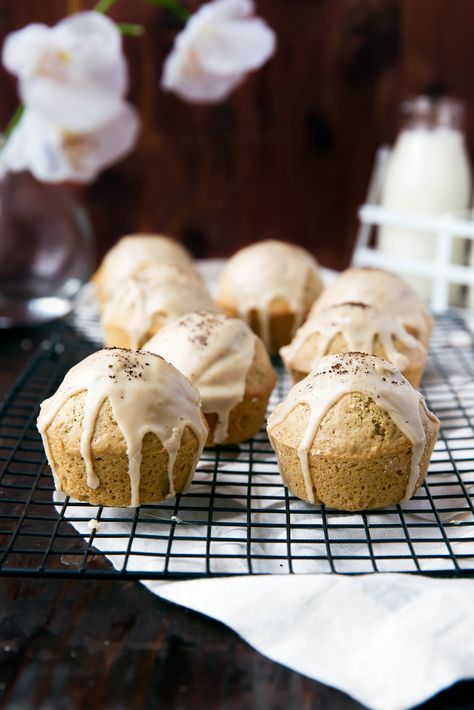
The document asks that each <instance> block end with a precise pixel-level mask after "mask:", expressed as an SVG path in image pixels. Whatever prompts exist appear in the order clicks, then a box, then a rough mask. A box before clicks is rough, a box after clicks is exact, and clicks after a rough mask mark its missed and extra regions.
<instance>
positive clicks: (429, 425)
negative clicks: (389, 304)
mask: <svg viewBox="0 0 474 710" xmlns="http://www.w3.org/2000/svg"><path fill="white" fill-rule="evenodd" d="M438 431H439V421H438V419H437V418H436V416H435V415H434V414H432V413H431V412H430V411H429V410H428V408H427V407H426V404H425V402H424V400H423V397H422V396H421V394H420V393H419V392H417V391H416V390H415V389H414V388H413V387H412V386H411V385H410V384H409V382H408V381H407V380H406V379H405V378H404V377H403V375H402V374H401V373H400V372H399V370H397V368H396V367H395V366H394V365H392V364H391V363H389V362H387V361H386V360H382V359H381V358H378V357H375V356H373V355H368V354H365V353H343V354H336V355H328V356H326V357H324V358H323V359H322V360H321V361H320V363H319V367H318V368H317V369H316V370H314V371H313V372H311V373H310V374H309V375H308V376H307V377H306V378H305V379H304V380H301V381H300V382H298V383H297V384H296V385H294V387H293V388H292V389H291V390H290V392H289V394H288V396H287V398H286V399H285V400H284V401H283V402H282V403H280V404H279V405H278V406H277V407H276V409H275V410H274V412H273V413H272V414H271V416H270V418H269V420H268V435H269V438H270V442H271V444H272V446H273V448H274V449H275V451H276V453H277V457H278V461H279V466H280V472H281V475H282V479H283V482H284V483H285V484H286V485H287V486H288V488H289V489H290V490H291V491H292V492H293V493H294V494H295V495H296V496H298V497H299V498H301V499H302V500H305V501H307V502H309V503H324V504H325V505H327V506H329V507H331V508H336V509H340V510H349V511H352V510H366V509H373V508H381V507H384V506H387V505H394V504H396V503H400V502H402V501H407V500H408V499H409V498H411V497H412V496H413V494H414V493H415V492H416V491H417V490H418V488H419V486H420V485H421V483H422V482H423V480H424V478H425V475H426V472H427V469H428V464H429V460H430V455H431V452H432V450H433V446H434V444H435V441H436V437H437V435H438Z"/></svg>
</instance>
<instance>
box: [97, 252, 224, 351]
mask: <svg viewBox="0 0 474 710" xmlns="http://www.w3.org/2000/svg"><path fill="white" fill-rule="evenodd" d="M196 309H202V310H208V311H216V310H217V306H216V304H215V303H214V301H213V300H212V298H211V296H210V294H209V292H208V290H207V288H206V286H205V285H204V283H203V282H202V280H201V278H200V276H198V275H195V274H194V273H193V272H190V271H186V270H184V269H181V268H180V267H179V266H175V265H174V264H162V265H161V266H150V267H148V268H146V269H144V270H143V271H141V272H139V273H137V274H135V275H134V276H131V277H130V278H129V279H127V280H126V281H124V282H123V284H121V286H119V287H118V288H117V289H116V290H115V291H114V293H113V295H112V297H111V299H110V301H109V302H108V303H107V305H106V306H105V309H104V315H103V322H104V324H105V325H118V326H119V327H120V328H123V329H124V330H125V331H126V332H127V334H128V337H129V339H130V347H131V348H134V349H136V348H139V347H140V345H141V344H142V343H143V339H144V338H145V337H146V334H147V333H148V332H149V331H150V329H151V327H152V323H153V318H154V317H155V316H156V315H158V314H159V315H162V316H163V317H164V318H165V319H171V318H177V317H179V316H181V315H184V314H185V313H189V312H190V311H194V310H196Z"/></svg>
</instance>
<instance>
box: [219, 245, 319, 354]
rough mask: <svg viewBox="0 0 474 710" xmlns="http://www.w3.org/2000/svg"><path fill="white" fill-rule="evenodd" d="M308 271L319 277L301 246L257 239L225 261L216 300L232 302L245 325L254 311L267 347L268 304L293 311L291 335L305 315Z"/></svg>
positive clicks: (268, 328)
mask: <svg viewBox="0 0 474 710" xmlns="http://www.w3.org/2000/svg"><path fill="white" fill-rule="evenodd" d="M311 273H313V274H315V275H316V277H317V278H318V279H319V276H318V265H317V262H316V260H315V259H314V258H313V257H312V256H311V254H309V253H308V252H307V251H305V250H304V249H301V248H300V247H296V246H294V245H292V244H286V243H285V242H278V241H273V240H268V241H264V242H258V243H257V244H253V245H252V246H250V247H246V248H245V249H241V250H240V251H239V252H237V254H235V255H234V256H233V257H232V258H231V259H230V260H229V262H228V264H227V266H226V268H225V271H224V273H223V276H222V278H221V282H220V285H219V290H220V299H221V300H222V302H223V303H226V302H227V301H228V300H229V301H230V302H231V303H232V304H234V305H235V307H236V308H237V310H238V313H239V316H240V318H242V319H243V320H244V321H245V322H246V323H247V324H248V325H250V323H251V319H252V312H255V313H256V314H257V318H258V323H259V326H260V333H259V335H260V337H261V339H262V340H263V342H264V343H265V345H266V347H267V348H270V344H271V336H270V318H271V305H272V303H273V302H274V301H277V300H282V301H284V302H285V303H286V304H287V305H288V307H289V308H290V309H291V311H292V312H293V313H294V319H293V333H292V335H293V334H294V333H295V332H296V329H297V328H298V327H299V326H300V325H301V323H302V322H303V320H304V317H305V315H306V309H307V307H308V304H307V303H306V299H305V291H306V288H307V284H308V279H309V277H310V274H311ZM321 288H322V285H321Z"/></svg>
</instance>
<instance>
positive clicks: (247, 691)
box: [0, 327, 474, 710]
mask: <svg viewBox="0 0 474 710" xmlns="http://www.w3.org/2000/svg"><path fill="white" fill-rule="evenodd" d="M47 335H48V328H47V327H45V328H43V329H42V330H36V331H16V332H10V333H5V332H1V331H0V399H1V398H2V396H3V395H4V394H5V393H6V391H7V390H8V389H9V388H10V385H11V384H12V382H13V380H14V379H15V378H16V376H17V375H18V374H20V372H21V370H22V368H23V367H24V365H25V364H26V362H27V361H28V359H29V357H30V356H31V353H32V352H34V350H35V348H36V346H37V344H38V343H39V342H41V340H42V338H44V337H46V336H47ZM0 516H1V506H0ZM316 643H317V630H315V644H316ZM473 698H474V682H464V683H459V684H457V685H456V686H454V687H453V688H451V689H449V690H447V691H445V692H443V693H441V694H440V695H438V696H437V697H436V698H435V699H433V700H432V701H430V702H428V703H427V704H426V705H425V706H423V707H424V708H426V710H435V709H438V708H453V709H455V708H459V709H460V708H472V707H474V703H473ZM0 707H5V708H12V709H13V708H15V710H16V709H17V708H21V709H23V708H27V709H28V708H35V709H36V708H41V709H43V708H45V709H46V708H47V709H48V710H49V709H52V710H62V709H63V708H64V710H76V708H77V709H82V708H107V709H108V708H112V709H116V708H117V709H120V710H121V709H122V708H123V709H124V710H129V709H135V708H160V710H163V709H166V708H173V709H174V708H191V709H192V710H200V709H202V710H225V709H227V708H229V709H232V708H252V710H267V709H268V710H277V709H278V710H279V709H280V708H281V709H282V710H283V709H285V710H291V709H292V708H297V709H298V710H300V709H302V710H306V709H307V710H309V709H310V708H329V709H333V708H334V709H337V710H339V709H340V710H356V708H360V707H362V706H361V705H359V704H358V703H356V702H355V701H354V700H352V699H351V698H349V697H347V696H346V695H344V694H343V693H340V692H339V691H337V690H334V689H332V688H328V687H326V686H324V685H321V684H320V683H316V682H314V681H312V680H309V679H308V678H305V677H304V676H302V675H300V674H298V673H294V672H292V671H290V670H288V669H287V668H284V667H283V666H280V665H278V664H276V663H273V662H272V661H270V660H268V659H267V658H265V657H264V656H262V655H260V654H259V653H257V652H256V651H254V650H253V649H252V648H251V647H250V646H248V645H247V644H246V643H245V642H243V641H242V640H241V639H240V638H239V637H238V636H237V635H236V634H234V633H233V632H232V631H230V630H229V629H227V628H226V627H225V626H223V625H222V624H220V623H218V622H215V621H212V620H210V619H208V618H206V617H204V616H202V615H200V614H196V613H194V612H191V611H187V610H185V609H182V608H181V607H177V606H174V605H172V604H169V603H168V602H165V601H162V600H160V599H159V598H157V597H155V596H154V595H152V594H151V593H150V592H148V591H147V590H146V589H145V588H144V587H142V586H141V585H140V584H139V583H138V582H123V581H113V582H109V581H96V580H51V579H48V580H45V579H31V578H30V579H19V578H8V577H2V578H0Z"/></svg>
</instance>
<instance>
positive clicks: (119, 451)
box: [46, 392, 198, 506]
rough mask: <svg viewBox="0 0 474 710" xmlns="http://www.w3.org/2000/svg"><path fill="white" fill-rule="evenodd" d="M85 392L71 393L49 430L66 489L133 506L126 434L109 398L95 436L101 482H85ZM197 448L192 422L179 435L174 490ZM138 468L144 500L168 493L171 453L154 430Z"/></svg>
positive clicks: (96, 468) (97, 501)
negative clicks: (91, 484) (92, 484)
mask: <svg viewBox="0 0 474 710" xmlns="http://www.w3.org/2000/svg"><path fill="white" fill-rule="evenodd" d="M85 397H86V394H85V392H82V393H80V394H77V395H74V396H72V397H71V398H70V399H68V400H67V401H66V402H65V404H64V405H63V406H62V407H61V409H60V410H59V411H58V413H57V415H56V416H55V417H54V419H53V421H52V422H51V424H50V426H49V427H48V429H47V431H46V436H47V438H48V441H49V445H50V450H51V454H52V457H53V465H54V468H55V471H56V474H57V476H58V478H59V480H60V483H61V486H62V488H63V490H64V492H65V493H67V494H68V495H70V496H72V497H74V498H77V499H78V500H84V501H87V502H88V503H92V504H93V505H106V506H129V505H130V503H131V488H130V477H129V474H128V456H127V446H126V442H125V439H124V437H123V435H122V433H121V431H120V430H119V428H118V426H117V423H116V422H115V419H114V416H113V412H112V408H111V405H110V402H109V401H108V400H105V401H104V403H103V404H102V406H101V408H100V410H99V413H98V416H97V420H96V423H95V428H94V433H93V437H92V446H91V451H92V460H93V466H94V472H95V474H96V475H97V477H98V479H99V481H100V484H99V486H98V487H97V488H89V486H88V485H87V478H86V469H85V464H84V460H83V458H82V456H81V452H80V439H81V434H82V429H83V423H84V402H85ZM197 451H198V441H197V439H196V436H195V435H194V433H193V432H192V430H191V429H190V428H189V427H186V428H185V430H184V432H183V436H182V438H181V446H180V449H179V452H178V454H177V457H176V462H175V465H174V470H173V479H174V485H175V489H176V492H181V491H182V490H183V488H184V486H185V484H186V481H187V480H188V478H189V474H190V471H191V468H192V465H193V462H194V458H195V456H196V453H197ZM142 457H143V458H142V464H141V468H140V503H152V502H157V501H160V500H164V499H165V498H166V496H167V495H168V493H169V480H168V453H167V451H166V450H165V449H164V447H163V445H162V443H161V441H160V440H159V439H158V437H157V436H156V435H155V434H153V433H151V432H150V433H148V434H146V435H145V436H144V438H143V444H142Z"/></svg>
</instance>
